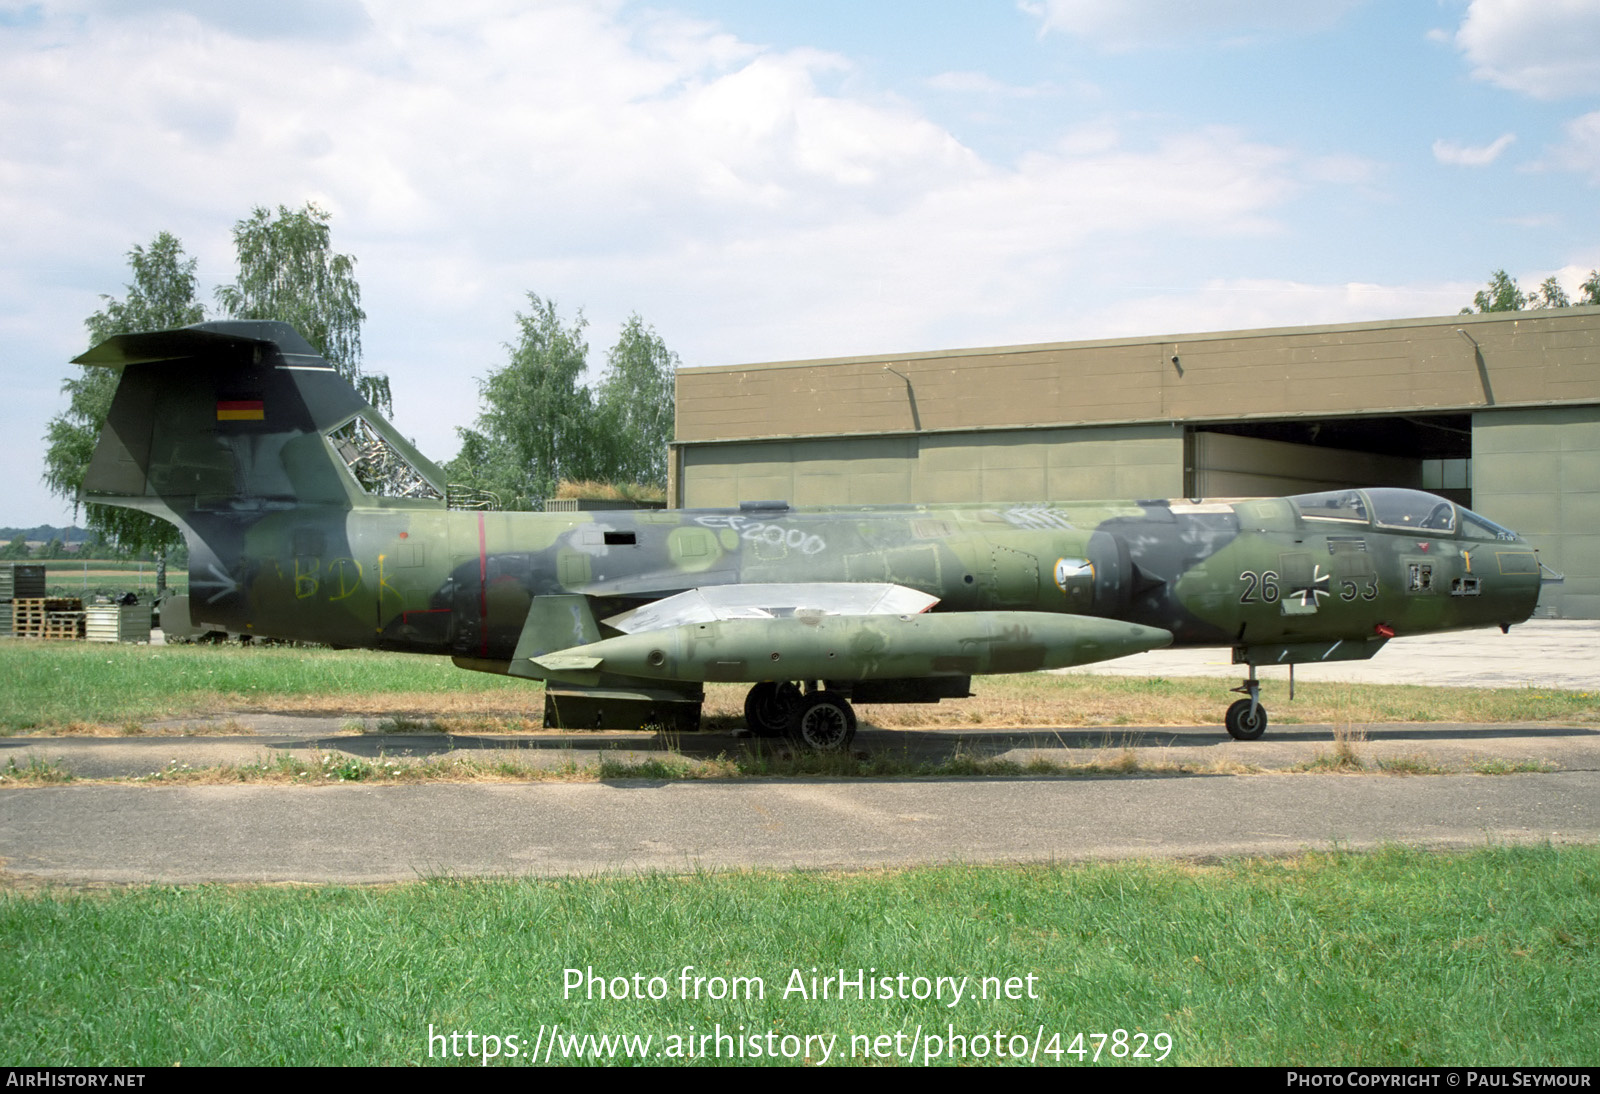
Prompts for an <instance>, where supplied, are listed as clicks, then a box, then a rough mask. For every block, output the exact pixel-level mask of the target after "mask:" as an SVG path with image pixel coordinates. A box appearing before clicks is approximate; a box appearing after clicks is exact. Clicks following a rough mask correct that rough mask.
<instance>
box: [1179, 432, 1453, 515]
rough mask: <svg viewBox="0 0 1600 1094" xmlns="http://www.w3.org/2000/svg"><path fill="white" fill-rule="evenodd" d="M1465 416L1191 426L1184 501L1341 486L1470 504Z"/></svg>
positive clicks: (1186, 448)
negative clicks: (1414, 492) (1421, 493)
mask: <svg viewBox="0 0 1600 1094" xmlns="http://www.w3.org/2000/svg"><path fill="white" fill-rule="evenodd" d="M1471 475H1472V420H1471V417H1470V416H1469V415H1465V414H1452V415H1431V416H1420V415H1408V416H1405V417H1399V416H1394V417H1373V418H1343V419H1323V420H1297V421H1291V422H1250V423H1227V424H1218V425H1207V426H1193V427H1191V428H1190V429H1189V431H1188V434H1187V435H1186V437H1185V452H1184V480H1185V486H1186V490H1185V493H1186V494H1187V495H1188V496H1189V497H1207V498H1239V497H1278V496H1281V495H1284V494H1304V493H1311V492H1313V491H1317V490H1333V489H1337V488H1339V487H1341V486H1407V487H1412V488H1414V489H1421V490H1430V491H1432V492H1434V493H1436V494H1442V495H1444V496H1445V497H1448V498H1450V499H1451V500H1452V501H1456V502H1459V503H1461V504H1462V505H1467V506H1470V505H1471V504H1472V480H1471Z"/></svg>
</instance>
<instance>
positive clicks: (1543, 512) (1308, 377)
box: [669, 307, 1600, 619]
mask: <svg viewBox="0 0 1600 1094" xmlns="http://www.w3.org/2000/svg"><path fill="white" fill-rule="evenodd" d="M676 436H677V440H676V441H675V442H674V443H673V446H672V454H671V461H670V472H669V477H670V489H669V504H672V505H683V506H690V507H700V506H733V505H737V504H738V503H740V502H742V501H755V500H766V499H783V500H786V501H788V502H790V503H791V504H793V505H796V506H818V505H855V504H895V503H913V502H934V503H936V502H991V501H992V502H1017V501H1079V500H1092V499H1099V498H1124V499H1126V498H1176V497H1191V498H1192V497H1250V496H1264V495H1265V496H1276V495H1282V494H1295V493H1304V492H1308V491H1313V490H1325V489H1330V488H1334V487H1339V486H1411V487H1420V488H1422V489H1425V490H1431V491H1434V492H1435V493H1439V494H1444V495H1446V496H1448V497H1450V498H1452V499H1454V500H1456V501H1458V502H1460V503H1461V504H1463V505H1467V506H1469V507H1471V508H1473V509H1476V510H1478V511H1479V512H1481V513H1483V514H1484V515H1485V516H1487V517H1489V518H1490V519H1492V520H1495V521H1498V522H1499V523H1501V524H1504V525H1506V526H1507V527H1510V528H1514V529H1516V530H1517V531H1519V532H1521V533H1522V534H1523V535H1524V536H1526V537H1527V538H1528V539H1529V540H1530V541H1531V542H1532V543H1533V544H1534V545H1535V546H1537V547H1538V548H1539V549H1540V554H1541V557H1542V558H1543V560H1544V561H1545V562H1546V564H1547V565H1549V566H1551V567H1552V568H1554V569H1555V570H1558V571H1561V572H1563V573H1565V575H1566V581H1565V583H1564V584H1562V585H1548V586H1546V587H1545V595H1544V597H1543V599H1542V600H1541V602H1540V610H1539V614H1541V615H1548V616H1559V617H1565V618H1582V619H1597V618H1600V307H1575V308H1563V309H1554V310H1548V311H1533V312H1505V313H1494V314H1489V315H1462V316H1450V317H1444V318H1434V319H1406V320H1392V321H1388V322H1374V323H1348V324H1341V325H1337V326H1322V327H1279V328H1270V329H1263V330H1244V331H1223V332H1217V333H1211V334H1185V335H1174V336H1169V337H1163V338H1119V339H1107V340H1100V341H1090V342H1057V343H1050V344H1046V345H1032V346H1001V347H995V348H987V349H960V350H941V351H935V352H931V353H914V354H889V355H882V356H873V357H855V358H838V359H831V360H820V361H779V362H772V363H768V364H756V365H729V366H723V367H716V368H693V369H682V370H680V371H679V372H678V376H677V433H676Z"/></svg>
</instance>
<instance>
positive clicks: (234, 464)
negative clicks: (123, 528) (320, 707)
mask: <svg viewBox="0 0 1600 1094" xmlns="http://www.w3.org/2000/svg"><path fill="white" fill-rule="evenodd" d="M77 363H79V364H83V365H101V366H106V367H110V368H117V369H120V370H121V372H122V377H121V380H120V381H119V383H118V385H117V393H116V395H115V397H114V398H113V400H112V404H111V411H110V413H109V414H108V415H107V417H106V424H105V428H104V429H103V430H102V431H101V433H100V441H99V444H98V445H97V446H96V447H95V451H94V456H93V457H92V459H91V460H90V464H89V471H88V473H87V475H86V476H85V478H84V489H83V495H84V499H85V500H87V501H93V502H99V503H102V504H110V505H122V506H127V507H129V508H133V509H141V510H144V511H145V512H148V513H151V514H153V515H155V516H158V517H162V518H163V519H165V520H168V521H171V522H172V523H173V524H176V525H177V526H178V528H179V529H180V530H181V531H182V532H183V535H184V539H185V540H186V542H187V543H188V545H189V592H190V607H191V611H192V614H193V615H194V618H195V619H196V620H197V621H199V620H203V621H205V622H206V623H208V624H211V625H216V626H224V627H227V628H229V629H231V630H239V631H245V630H249V629H252V628H254V627H255V626H256V624H257V622H258V621H259V622H260V623H261V624H262V626H263V628H264V629H263V630H262V633H275V634H279V635H281V636H283V637H301V636H302V635H301V634H300V633H299V632H298V631H297V630H296V629H295V628H296V627H298V626H301V625H302V624H304V626H305V627H307V628H309V630H308V631H307V634H311V633H312V632H314V633H315V634H316V635H320V636H322V637H323V639H324V640H343V641H351V642H355V641H358V640H359V639H360V638H361V636H363V635H370V634H371V633H372V632H373V628H374V626H375V625H376V623H377V620H376V615H377V609H378V607H379V606H380V605H378V604H377V603H376V601H375V600H374V595H375V594H372V590H371V589H368V588H366V586H365V585H364V584H362V583H361V582H359V581H357V582H356V584H355V585H352V586H351V588H352V590H355V589H356V588H357V586H360V588H361V589H362V592H361V595H359V596H358V595H355V593H354V591H352V593H351V595H349V596H348V597H346V598H344V600H343V601H342V603H341V608H342V612H341V613H338V614H337V618H334V614H335V613H325V614H326V616H327V617H326V618H324V617H313V616H311V615H309V614H307V613H305V612H301V611H296V610H291V609H294V608H295V605H296V604H297V603H298V601H297V599H296V597H297V596H298V595H299V593H300V592H301V591H302V590H301V588H300V586H301V585H302V584H304V582H303V581H301V567H302V566H304V567H320V566H321V565H322V563H321V561H320V560H321V559H325V558H326V559H335V558H344V559H346V560H350V559H353V558H354V557H356V556H357V555H358V554H360V552H358V551H357V549H356V547H355V546H354V545H353V544H352V542H351V537H352V535H353V534H355V533H353V532H352V528H351V526H352V523H353V522H352V520H351V519H350V518H351V517H352V515H353V514H352V510H357V509H362V510H366V511H368V512H371V511H373V510H383V509H388V508H394V507H401V508H409V509H412V510H415V509H417V508H419V507H420V508H434V507H437V508H439V509H443V508H444V507H445V484H444V476H443V474H442V473H441V472H440V470H439V469H438V468H437V467H435V466H434V465H433V464H432V463H430V462H428V460H426V459H424V458H423V457H422V455H421V454H420V453H418V452H417V451H416V449H414V448H413V447H412V446H411V445H410V444H409V443H407V442H406V440H405V439H404V438H403V437H401V436H400V435H399V433H397V432H396V431H395V429H394V427H393V426H391V425H390V424H389V423H388V422H386V421H384V420H383V419H382V418H381V417H380V416H379V415H378V414H377V413H376V412H375V411H374V410H373V409H372V408H371V407H370V406H368V405H367V404H366V403H365V402H363V401H362V400H361V398H360V397H359V396H358V395H357V394H356V392H355V390H354V389H353V388H352V387H351V386H350V384H349V383H348V382H346V381H345V379H344V378H343V377H341V376H340V375H339V374H338V373H337V372H336V371H335V370H334V368H333V366H332V365H330V364H329V363H328V362H327V361H326V360H324V359H323V358H322V357H320V356H318V354H317V352H316V351H315V350H314V349H312V348H311V346H310V345H308V344H307V343H306V341H305V339H303V338H301V337H300V335H299V334H297V333H295V331H294V330H293V328H291V327H289V326H288V325H286V324H284V323H271V322H237V321H233V322H217V323H200V324H197V325H196V326H192V327H183V328H181V329H179V330H169V331H153V332H150V333H147V334H124V335H118V336H117V337H115V338H110V339H107V340H106V341H104V342H102V343H100V344H99V345H98V346H95V347H94V348H93V349H91V350H90V351H89V352H88V353H85V354H84V355H83V356H81V357H79V358H77ZM393 499H404V500H398V501H397V500H393ZM362 557H365V556H364V555H363V556H362ZM341 572H342V571H341ZM350 572H351V573H354V574H356V575H357V576H358V577H359V576H360V567H359V565H358V564H356V563H354V562H351V563H350ZM286 574H287V575H288V576H287V577H285V575H286ZM258 582H264V583H265V585H264V586H263V587H268V586H270V587H272V588H279V587H282V586H284V585H285V583H287V586H288V588H289V589H290V590H291V592H290V593H289V594H288V595H287V597H283V596H279V597H276V598H275V597H274V596H270V595H267V596H262V597H260V598H259V599H258V601H257V602H254V603H253V602H252V598H251V596H250V594H249V590H250V589H251V587H252V586H253V585H254V584H256V583H258ZM273 612H277V613H279V614H280V615H282V616H284V618H281V619H276V620H275V619H274V618H272V613H273ZM263 613H265V614H263ZM306 620H310V621H311V622H306ZM266 628H275V629H266ZM340 628H343V629H342V630H341V629H340ZM330 635H332V636H334V637H333V638H329V637H328V636H330Z"/></svg>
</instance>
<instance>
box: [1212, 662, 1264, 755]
mask: <svg viewBox="0 0 1600 1094" xmlns="http://www.w3.org/2000/svg"><path fill="white" fill-rule="evenodd" d="M1233 691H1234V692H1236V693H1238V694H1240V695H1248V696H1250V698H1248V699H1240V700H1238V701H1237V702H1235V703H1234V704H1233V705H1232V706H1230V707H1229V708H1228V713H1227V716H1226V717H1224V718H1223V723H1224V724H1225V725H1226V726H1227V727H1228V736H1230V737H1232V738H1233V739H1234V740H1236V741H1253V740H1255V739H1256V738H1258V737H1260V736H1261V735H1262V734H1263V733H1265V732H1266V731H1267V708H1266V707H1264V706H1262V705H1261V681H1260V680H1257V679H1256V667H1255V666H1254V665H1251V666H1250V678H1249V679H1248V680H1246V681H1245V682H1244V683H1243V684H1240V685H1239V686H1238V687H1236V688H1234V689H1233Z"/></svg>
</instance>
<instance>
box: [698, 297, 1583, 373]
mask: <svg viewBox="0 0 1600 1094" xmlns="http://www.w3.org/2000/svg"><path fill="white" fill-rule="evenodd" d="M1586 316H1600V305H1595V304H1579V305H1574V306H1572V307H1568V308H1541V309H1538V310H1534V311H1508V312H1473V313H1472V314H1470V315H1439V316H1424V317H1421V318H1415V319H1367V320H1363V321H1361V322H1356V323H1328V324H1321V325H1316V326H1305V327H1254V328H1247V329H1243V330H1221V331H1202V332H1199V333H1191V334H1161V335H1141V336H1139V337H1137V338H1094V339H1087V340H1083V341H1076V342H1033V343H1027V344H1022V345H1013V346H973V347H969V348H962V349H940V350H926V351H921V352H917V351H911V352H904V353H875V354H869V355H864V356H860V357H818V358H814V359H807V360H793V361H758V362H752V363H750V364H744V365H685V366H683V367H682V368H679V369H678V372H679V373H686V372H693V373H708V372H751V371H757V370H761V371H765V370H768V369H785V368H818V367H823V366H831V365H872V364H894V363H897V362H901V361H936V360H940V359H942V358H959V357H988V356H993V355H997V354H1005V353H1042V352H1045V351H1048V350H1063V349H1113V348H1117V347H1122V346H1169V345H1174V344H1176V345H1179V346H1181V345H1182V344H1183V343H1185V342H1190V343H1192V342H1221V341H1227V340H1237V339H1241V338H1283V337H1289V336H1296V335H1313V334H1338V333H1343V332H1352V333H1353V332H1356V331H1369V330H1395V329H1406V328H1424V327H1462V326H1482V325H1486V324H1491V323H1516V322H1524V321H1527V320H1533V319H1560V318H1565V317H1571V318H1581V317H1586Z"/></svg>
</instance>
